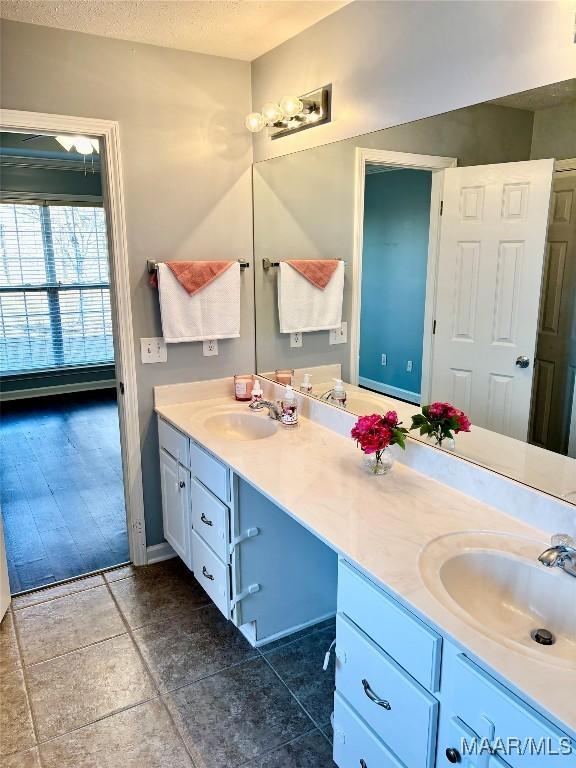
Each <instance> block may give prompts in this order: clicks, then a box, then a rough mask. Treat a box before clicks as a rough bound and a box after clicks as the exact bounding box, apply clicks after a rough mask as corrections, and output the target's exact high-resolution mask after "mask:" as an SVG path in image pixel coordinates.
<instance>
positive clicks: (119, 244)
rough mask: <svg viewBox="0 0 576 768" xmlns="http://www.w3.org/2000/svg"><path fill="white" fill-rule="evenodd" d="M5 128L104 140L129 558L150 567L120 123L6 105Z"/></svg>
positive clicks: (0, 119)
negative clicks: (147, 564) (13, 108)
mask: <svg viewBox="0 0 576 768" xmlns="http://www.w3.org/2000/svg"><path fill="white" fill-rule="evenodd" d="M0 128H1V129H2V130H5V131H13V132H16V133H39V134H43V133H49V134H54V133H56V134H59V135H65V134H71V135H79V134H80V135H89V136H95V137H97V138H98V139H99V140H100V154H101V158H102V162H101V178H102V194H103V201H104V207H105V210H106V220H107V225H108V240H109V242H108V250H109V254H110V270H111V275H112V280H111V286H110V288H111V290H110V297H111V305H112V324H113V331H114V350H115V366H116V378H117V381H118V390H120V383H122V384H123V387H124V393H123V394H120V392H119V400H120V399H121V406H120V407H119V409H118V415H119V421H120V437H121V447H122V464H123V475H124V498H125V502H126V523H127V528H128V541H129V546H130V559H131V560H132V562H133V563H134V564H135V565H145V564H146V562H147V554H146V529H145V525H144V496H143V491H142V464H141V454H140V428H139V422H138V395H137V389H136V359H135V356H134V338H133V332H132V306H131V302H130V283H129V279H128V274H129V272H128V247H127V242H126V221H125V218H124V189H123V183H122V161H121V152H120V127H119V124H118V123H117V122H115V121H113V120H96V119H92V118H87V117H72V116H69V115H52V114H46V113H40V112H21V111H18V110H10V109H6V110H2V111H1V112H0Z"/></svg>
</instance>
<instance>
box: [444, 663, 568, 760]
mask: <svg viewBox="0 0 576 768" xmlns="http://www.w3.org/2000/svg"><path fill="white" fill-rule="evenodd" d="M560 674H561V672H560ZM450 680H452V681H453V682H452V685H451V689H450V691H449V692H448V701H449V705H450V708H451V709H452V710H453V712H454V714H456V715H458V716H459V717H460V718H461V719H462V720H464V721H465V722H466V723H467V725H468V726H470V728H472V730H474V731H475V732H476V733H477V734H478V736H479V737H480V738H487V739H489V740H490V741H493V740H496V741H497V742H500V741H501V740H502V741H504V742H506V740H507V739H514V740H519V741H520V742H521V743H522V744H524V743H526V741H527V740H529V739H531V740H532V742H531V743H534V744H535V747H537V746H538V744H539V743H542V744H544V743H548V742H549V744H550V746H551V747H552V748H553V749H555V750H556V751H558V752H560V753H561V752H562V751H563V749H562V747H563V746H564V749H565V750H567V746H568V745H569V744H570V740H569V738H568V736H567V735H566V734H565V733H563V732H562V731H561V730H560V729H559V728H557V727H556V726H555V725H554V724H553V723H551V722H549V721H548V720H546V719H545V718H543V717H542V716H541V715H540V714H538V712H536V710H534V709H532V707H530V706H529V705H528V704H526V702H524V701H522V700H521V699H519V698H518V697H517V696H516V695H515V694H514V693H512V691H509V690H508V689H507V688H505V687H504V686H503V685H501V684H500V683H499V682H498V681H497V680H495V679H494V678H493V677H491V676H490V675H488V674H487V673H486V672H484V670H482V669H480V667H478V666H477V665H476V664H475V663H474V662H472V661H470V659H468V658H467V657H466V656H464V655H463V654H459V655H458V656H457V657H456V662H455V667H454V674H453V675H450ZM572 750H573V751H572V754H571V755H566V754H558V755H554V754H546V755H542V754H540V755H539V754H537V750H536V749H534V750H532V751H533V752H534V754H529V752H530V750H526V753H525V754H522V755H521V754H519V750H518V748H516V749H514V748H510V749H508V750H507V752H508V754H504V752H503V751H502V750H499V749H496V753H497V754H498V755H500V756H501V757H502V759H503V760H505V761H506V763H508V764H509V765H510V766H512V768H516V766H518V768H542V766H546V768H569V766H571V767H572V768H573V766H574V765H575V759H576V741H575V740H572Z"/></svg>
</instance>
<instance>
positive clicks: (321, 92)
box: [245, 85, 332, 139]
mask: <svg viewBox="0 0 576 768" xmlns="http://www.w3.org/2000/svg"><path fill="white" fill-rule="evenodd" d="M331 95H332V86H330V85H327V86H325V87H324V88H318V89H317V90H315V91H311V92H310V93H306V94H304V96H300V97H297V96H283V97H282V98H281V99H280V102H279V103H278V104H276V103H275V102H273V101H267V102H266V104H264V105H263V106H262V109H261V111H260V112H250V114H249V115H247V116H246V121H245V122H246V128H248V130H249V131H251V132H252V133H259V132H260V131H261V130H262V129H263V128H266V127H268V128H269V134H270V138H271V139H278V138H280V137H281V136H286V135H288V134H289V133H296V132H297V131H303V130H305V129H306V128H312V127H313V126H315V125H320V124H321V123H327V122H329V121H330V103H331Z"/></svg>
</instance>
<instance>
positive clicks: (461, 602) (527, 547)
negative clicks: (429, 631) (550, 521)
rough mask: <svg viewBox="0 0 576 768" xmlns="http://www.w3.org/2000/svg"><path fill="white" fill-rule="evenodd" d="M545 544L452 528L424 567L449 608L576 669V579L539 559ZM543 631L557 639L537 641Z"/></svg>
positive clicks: (433, 546)
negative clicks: (450, 532)
mask: <svg viewBox="0 0 576 768" xmlns="http://www.w3.org/2000/svg"><path fill="white" fill-rule="evenodd" d="M546 547H547V545H546V544H545V543H542V544H539V543H538V542H533V541H530V540H528V539H520V538H515V537H512V536H504V535H501V534H492V533H479V532H469V533H460V534H452V535H448V536H443V537H440V538H438V539H435V540H434V541H432V542H431V543H430V544H429V545H428V546H427V547H426V548H425V549H424V550H423V552H422V555H421V557H420V573H421V575H422V579H423V581H424V584H425V585H426V587H427V588H428V589H429V591H430V592H432V594H433V595H434V596H435V597H436V598H437V599H438V600H439V601H440V602H441V603H442V604H443V605H444V606H445V607H446V608H447V609H448V610H451V611H452V612H453V613H455V614H456V615H457V616H459V617H460V618H462V619H463V620H464V621H466V622H468V623H470V624H472V625H473V626H474V627H475V628H476V629H478V630H480V631H481V632H483V633H484V634H486V635H488V636H489V637H491V638H492V639H494V640H496V641H497V642H499V643H501V644H503V645H506V646H508V647H513V648H516V649H517V650H519V651H520V652H526V653H529V654H532V655H537V656H539V657H540V658H545V659H546V660H547V661H549V662H550V663H551V664H557V665H559V666H568V667H575V668H576V611H575V610H574V606H575V605H576V579H574V578H573V577H571V576H569V575H568V574H566V573H564V572H563V571H561V570H560V569H555V570H549V569H546V568H545V567H544V566H542V565H540V564H539V563H538V555H539V554H540V553H541V552H542V551H543V550H544V549H546ZM537 630H545V633H542V634H543V635H544V637H545V639H546V640H547V641H550V640H551V641H552V644H550V645H542V644H540V643H539V642H537V641H536V640H535V639H534V635H535V632H536V631H537ZM547 633H551V635H552V637H549V636H548V634H547Z"/></svg>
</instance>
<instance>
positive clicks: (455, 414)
mask: <svg viewBox="0 0 576 768" xmlns="http://www.w3.org/2000/svg"><path fill="white" fill-rule="evenodd" d="M471 426H472V425H471V423H470V419H469V418H468V416H466V414H465V413H464V411H461V410H459V409H458V408H455V407H454V406H453V405H451V404H450V403H431V404H430V405H423V406H422V413H416V414H414V416H412V426H411V427H410V429H411V430H413V429H419V430H420V434H421V435H428V436H429V437H433V438H434V439H435V440H436V444H437V445H440V446H441V445H442V441H443V440H445V439H446V438H448V439H449V440H453V439H454V435H457V434H458V433H459V432H470V427H471Z"/></svg>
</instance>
